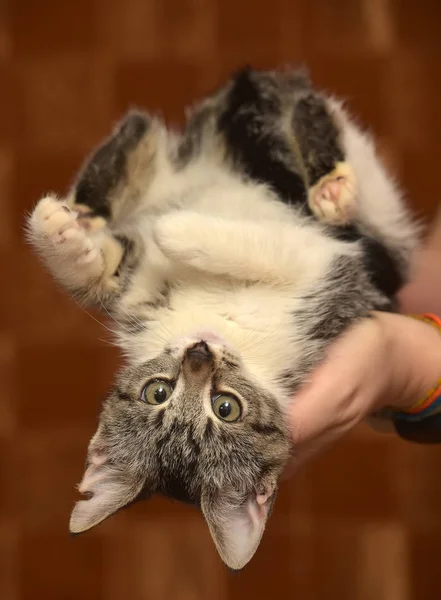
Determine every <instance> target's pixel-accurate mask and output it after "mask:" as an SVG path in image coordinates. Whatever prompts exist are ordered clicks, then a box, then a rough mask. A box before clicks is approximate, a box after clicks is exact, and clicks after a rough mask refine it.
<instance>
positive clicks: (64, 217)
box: [28, 196, 124, 302]
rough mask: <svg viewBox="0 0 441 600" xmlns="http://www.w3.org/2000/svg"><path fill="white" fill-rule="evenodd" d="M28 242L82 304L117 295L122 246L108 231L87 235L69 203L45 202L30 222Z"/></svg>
mask: <svg viewBox="0 0 441 600" xmlns="http://www.w3.org/2000/svg"><path fill="white" fill-rule="evenodd" d="M28 238H29V240H30V242H31V244H32V245H33V246H34V248H35V249H36V251H37V252H38V254H40V256H41V257H42V259H43V261H44V262H45V263H46V265H47V266H48V268H49V270H50V271H51V273H52V274H53V276H54V277H55V278H56V279H57V280H58V281H59V282H60V283H61V284H62V285H63V286H64V287H66V288H67V289H68V290H69V291H70V292H71V293H72V294H73V295H75V296H77V297H78V298H80V299H81V300H83V301H86V302H88V301H89V302H97V301H103V299H106V298H108V297H109V296H111V295H112V294H113V293H115V292H116V291H117V289H118V285H119V284H118V279H117V278H115V273H116V272H117V270H118V266H119V264H120V261H121V259H122V257H123V253H124V248H123V246H122V244H121V243H120V242H119V241H118V240H117V239H116V238H115V237H114V236H113V235H112V234H111V233H110V232H109V231H108V230H106V229H103V230H101V231H98V232H89V231H87V230H86V229H85V228H84V227H82V226H81V224H80V220H79V219H78V214H77V213H76V212H75V211H73V210H71V209H70V208H69V207H68V206H67V204H66V203H65V202H63V201H60V200H58V199H57V198H55V197H54V196H46V197H45V198H42V199H41V200H40V201H39V202H38V204H37V205H36V207H35V209H34V211H33V213H32V215H31V216H30V218H29V221H28Z"/></svg>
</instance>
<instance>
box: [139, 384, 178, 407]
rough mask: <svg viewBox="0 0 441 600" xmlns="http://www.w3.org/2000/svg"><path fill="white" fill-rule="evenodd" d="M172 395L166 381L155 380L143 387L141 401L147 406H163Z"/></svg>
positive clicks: (171, 389) (170, 387) (171, 390)
mask: <svg viewBox="0 0 441 600" xmlns="http://www.w3.org/2000/svg"><path fill="white" fill-rule="evenodd" d="M172 393H173V388H172V386H171V385H170V383H168V381H163V380H162V379H155V380H154V381H150V382H149V383H148V384H147V385H145V386H144V388H143V390H142V392H141V399H142V400H144V402H147V403H148V404H156V405H157V404H164V402H167V400H168V399H169V398H170V396H171V395H172Z"/></svg>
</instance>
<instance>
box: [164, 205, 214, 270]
mask: <svg viewBox="0 0 441 600" xmlns="http://www.w3.org/2000/svg"><path fill="white" fill-rule="evenodd" d="M208 219H210V217H208ZM210 224H211V223H210ZM153 235H154V239H155V241H156V243H157V245H158V246H159V248H160V249H161V250H162V252H163V253H164V254H165V255H166V256H167V257H168V258H170V259H172V260H177V261H180V262H185V263H186V264H188V265H190V266H192V267H196V268H201V267H202V266H203V262H204V261H203V259H204V254H205V252H204V248H205V246H206V243H205V242H206V240H205V239H204V238H205V237H207V236H208V237H209V236H210V235H212V230H211V229H209V228H207V217H206V216H203V215H199V214H198V213H191V212H187V211H177V212H176V213H173V214H169V215H166V216H164V217H160V218H159V219H158V220H157V222H156V224H155V227H154V230H153Z"/></svg>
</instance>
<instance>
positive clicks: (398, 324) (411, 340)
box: [288, 313, 441, 474]
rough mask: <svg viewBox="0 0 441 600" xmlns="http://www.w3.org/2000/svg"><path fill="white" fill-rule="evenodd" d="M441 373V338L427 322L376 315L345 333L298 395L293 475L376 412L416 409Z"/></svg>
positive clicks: (294, 416)
mask: <svg viewBox="0 0 441 600" xmlns="http://www.w3.org/2000/svg"><path fill="white" fill-rule="evenodd" d="M440 374H441V336H440V334H439V332H438V331H437V330H436V329H435V328H434V327H432V326H431V325H428V324H426V323H424V322H422V321H418V320H415V319H411V318H409V317H405V316H402V315H396V314H390V313H375V314H374V315H373V317H372V318H369V319H365V320H363V321H362V322H360V323H358V324H356V325H355V326H354V327H352V328H351V329H349V330H348V331H347V332H346V333H345V334H343V335H342V336H341V337H340V338H339V339H338V340H337V341H336V342H335V343H334V344H333V345H331V347H330V348H329V350H328V352H327V354H326V357H325V360H324V361H323V362H322V363H321V364H320V365H319V366H318V367H317V369H316V370H315V371H314V372H313V373H312V375H311V378H310V380H309V381H308V382H307V383H306V384H305V385H304V386H303V387H302V389H301V390H300V391H299V392H298V394H296V396H295V398H294V400H293V404H292V407H291V410H290V414H289V421H290V426H291V431H292V438H293V443H294V452H295V455H294V459H293V461H292V464H291V465H290V468H289V470H288V472H289V474H291V473H292V472H293V471H295V470H297V469H298V468H299V466H300V465H301V464H303V463H304V462H305V461H307V460H309V459H310V458H311V457H312V456H314V455H315V454H316V453H318V452H320V451H321V450H323V449H324V448H326V447H327V446H328V445H329V444H331V443H332V442H334V441H335V440H337V439H338V438H340V437H341V436H343V435H344V434H345V433H346V432H347V431H349V430H350V429H352V428H353V427H354V426H355V425H357V423H359V422H360V421H362V420H363V419H364V418H366V417H367V416H368V415H370V414H371V413H372V412H374V411H376V410H378V409H381V408H384V407H385V406H393V407H394V408H397V409H400V408H401V409H402V408H406V407H409V406H411V405H413V404H414V403H415V402H416V401H418V399H419V398H420V397H421V396H423V395H424V394H425V393H426V392H427V390H428V389H430V387H431V386H432V385H433V383H434V382H435V381H436V380H437V379H438V378H439V377H440Z"/></svg>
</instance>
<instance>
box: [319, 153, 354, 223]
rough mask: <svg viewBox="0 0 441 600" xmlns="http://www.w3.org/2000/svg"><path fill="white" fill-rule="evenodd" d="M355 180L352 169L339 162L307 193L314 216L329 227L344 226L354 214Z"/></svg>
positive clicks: (346, 164)
mask: <svg viewBox="0 0 441 600" xmlns="http://www.w3.org/2000/svg"><path fill="white" fill-rule="evenodd" d="M356 202H357V180H356V176H355V173H354V171H353V169H352V167H351V166H350V165H349V164H348V163H346V162H340V163H338V164H337V166H336V167H335V169H334V170H333V171H332V172H331V173H329V174H328V175H325V176H324V177H322V178H321V179H320V180H319V181H318V182H317V183H316V184H315V185H314V186H313V187H312V188H311V189H310V190H309V193H308V204H309V207H310V209H311V210H312V212H313V213H314V215H315V216H316V217H317V218H318V219H320V220H321V221H324V222H325V223H329V224H330V225H345V224H347V223H349V222H350V221H351V219H352V218H353V217H354V215H355V212H356Z"/></svg>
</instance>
